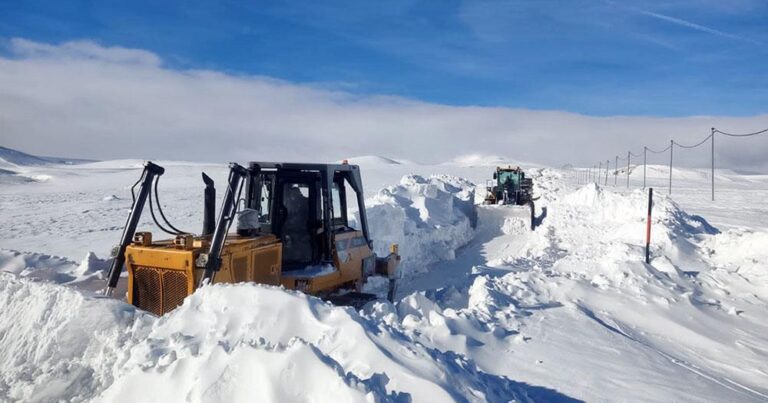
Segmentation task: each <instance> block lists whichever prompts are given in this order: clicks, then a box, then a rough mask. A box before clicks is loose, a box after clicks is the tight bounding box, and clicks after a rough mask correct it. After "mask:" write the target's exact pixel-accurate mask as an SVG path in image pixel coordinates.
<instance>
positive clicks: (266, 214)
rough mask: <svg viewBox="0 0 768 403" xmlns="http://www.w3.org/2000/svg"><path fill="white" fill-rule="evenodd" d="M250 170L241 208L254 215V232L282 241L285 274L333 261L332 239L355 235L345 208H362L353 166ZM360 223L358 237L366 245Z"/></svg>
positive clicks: (252, 167)
mask: <svg viewBox="0 0 768 403" xmlns="http://www.w3.org/2000/svg"><path fill="white" fill-rule="evenodd" d="M249 171H250V173H251V174H250V179H249V180H248V182H247V183H248V185H247V192H246V193H247V196H246V206H245V207H246V208H247V209H251V210H256V211H257V215H258V219H259V225H258V228H256V229H255V230H256V232H258V233H262V234H263V233H270V234H274V235H275V236H277V237H278V238H279V239H280V240H281V241H282V243H283V271H286V272H288V271H292V270H299V269H303V268H305V267H307V266H316V265H320V264H323V263H326V262H332V261H333V259H334V245H335V239H336V236H337V235H339V234H343V233H347V232H355V231H358V230H357V229H355V228H353V227H352V226H350V222H349V217H348V205H347V204H348V200H351V201H352V202H353V203H355V205H356V207H357V208H358V210H362V209H363V208H364V206H363V204H362V203H363V196H362V182H361V181H360V174H359V170H358V167H357V166H353V165H346V164H288V163H286V164H275V163H263V162H261V163H260V162H253V163H251V164H250V169H249ZM348 196H349V197H348ZM361 221H362V222H361V223H359V224H360V226H361V227H362V228H360V229H359V230H360V231H359V232H360V235H361V236H362V238H363V240H364V243H365V244H370V240H369V238H368V228H367V223H366V222H365V219H364V218H363V219H362V220H361ZM251 231H253V229H251ZM240 232H241V233H240V234H241V235H255V234H254V233H247V232H242V231H240Z"/></svg>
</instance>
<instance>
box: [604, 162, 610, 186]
mask: <svg viewBox="0 0 768 403" xmlns="http://www.w3.org/2000/svg"><path fill="white" fill-rule="evenodd" d="M610 168H611V160H605V186H608V170H609V169H610Z"/></svg>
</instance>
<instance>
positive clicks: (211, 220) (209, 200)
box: [201, 172, 216, 236]
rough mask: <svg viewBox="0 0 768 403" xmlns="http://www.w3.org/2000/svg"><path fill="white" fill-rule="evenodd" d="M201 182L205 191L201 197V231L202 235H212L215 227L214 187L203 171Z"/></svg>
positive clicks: (211, 180)
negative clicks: (202, 197)
mask: <svg viewBox="0 0 768 403" xmlns="http://www.w3.org/2000/svg"><path fill="white" fill-rule="evenodd" d="M203 182H205V191H204V199H203V232H202V234H201V235H202V236H207V235H213V231H214V230H215V229H216V187H214V186H213V179H211V177H210V176H208V175H206V174H205V172H203Z"/></svg>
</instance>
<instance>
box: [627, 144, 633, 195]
mask: <svg viewBox="0 0 768 403" xmlns="http://www.w3.org/2000/svg"><path fill="white" fill-rule="evenodd" d="M631 158H632V152H631V151H627V189H629V161H630V160H631Z"/></svg>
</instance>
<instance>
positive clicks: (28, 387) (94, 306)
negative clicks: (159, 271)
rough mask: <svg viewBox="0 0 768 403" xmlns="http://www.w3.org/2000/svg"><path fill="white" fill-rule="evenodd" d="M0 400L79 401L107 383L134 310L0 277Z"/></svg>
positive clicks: (58, 288) (69, 291)
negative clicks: (0, 307)
mask: <svg viewBox="0 0 768 403" xmlns="http://www.w3.org/2000/svg"><path fill="white" fill-rule="evenodd" d="M0 306H2V307H3V308H2V309H1V310H0V400H3V401H7V400H18V401H60V400H63V401H82V400H84V399H86V398H88V397H90V396H92V395H93V394H94V393H96V392H97V391H99V390H100V389H101V388H103V387H104V385H105V384H108V383H110V382H111V375H110V368H109V366H110V365H112V364H113V363H114V362H115V360H116V358H117V356H118V355H119V354H120V351H119V348H120V347H121V345H122V344H123V343H124V342H125V341H124V339H125V338H126V337H129V335H128V334H126V333H125V330H127V329H128V328H129V326H130V320H129V319H130V318H131V317H132V315H133V312H134V309H133V307H132V306H129V305H125V304H123V303H120V302H118V301H115V300H110V299H101V300H94V299H90V298H87V297H85V296H84V295H83V294H82V293H80V292H78V291H76V290H74V289H71V288H67V287H62V286H59V285H54V284H49V283H44V282H33V281H30V280H27V279H22V278H19V277H17V276H15V275H12V274H7V273H0Z"/></svg>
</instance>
